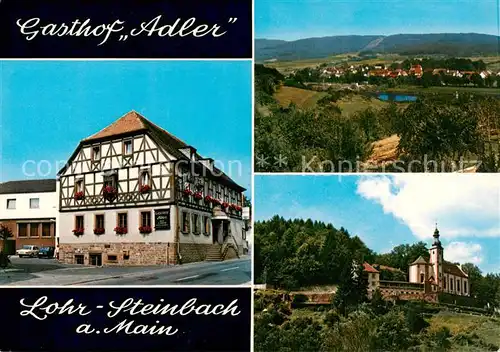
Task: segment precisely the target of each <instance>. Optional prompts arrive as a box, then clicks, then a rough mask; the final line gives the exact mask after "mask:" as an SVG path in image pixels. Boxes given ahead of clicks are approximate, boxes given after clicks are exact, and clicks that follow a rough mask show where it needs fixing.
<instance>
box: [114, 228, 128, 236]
mask: <svg viewBox="0 0 500 352" xmlns="http://www.w3.org/2000/svg"><path fill="white" fill-rule="evenodd" d="M115 232H116V234H117V235H125V234H127V228H126V227H120V226H117V227H115Z"/></svg>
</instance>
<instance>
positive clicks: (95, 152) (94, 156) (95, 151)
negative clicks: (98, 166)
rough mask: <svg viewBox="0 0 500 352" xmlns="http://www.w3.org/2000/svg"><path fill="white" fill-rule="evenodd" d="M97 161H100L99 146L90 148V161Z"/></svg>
mask: <svg viewBox="0 0 500 352" xmlns="http://www.w3.org/2000/svg"><path fill="white" fill-rule="evenodd" d="M99 160H101V147H100V146H95V147H92V161H99Z"/></svg>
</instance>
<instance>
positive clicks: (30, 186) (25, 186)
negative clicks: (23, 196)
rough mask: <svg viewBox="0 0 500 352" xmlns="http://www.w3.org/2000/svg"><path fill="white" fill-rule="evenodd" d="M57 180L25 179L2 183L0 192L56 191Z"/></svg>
mask: <svg viewBox="0 0 500 352" xmlns="http://www.w3.org/2000/svg"><path fill="white" fill-rule="evenodd" d="M55 191H56V180H55V179H46V180H23V181H8V182H4V183H0V194H13V193H44V192H55Z"/></svg>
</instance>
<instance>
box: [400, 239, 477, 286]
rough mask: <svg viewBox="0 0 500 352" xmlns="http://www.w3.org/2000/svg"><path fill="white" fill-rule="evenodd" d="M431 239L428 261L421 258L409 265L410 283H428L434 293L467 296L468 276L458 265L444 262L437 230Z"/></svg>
mask: <svg viewBox="0 0 500 352" xmlns="http://www.w3.org/2000/svg"><path fill="white" fill-rule="evenodd" d="M433 237H434V242H433V244H432V247H431V248H430V249H429V254H430V258H429V261H427V260H426V259H425V258H423V257H418V258H417V259H416V260H415V261H414V262H413V263H411V264H410V268H409V276H410V282H413V283H427V282H429V283H430V284H431V286H432V287H433V290H435V291H439V292H447V293H451V294H455V295H460V296H469V295H470V287H469V277H468V275H467V274H466V273H465V272H464V271H463V270H462V269H461V268H460V267H459V266H458V265H456V264H452V263H448V262H445V261H444V259H443V247H442V245H441V241H440V240H439V230H438V229H436V230H435V231H434V236H433Z"/></svg>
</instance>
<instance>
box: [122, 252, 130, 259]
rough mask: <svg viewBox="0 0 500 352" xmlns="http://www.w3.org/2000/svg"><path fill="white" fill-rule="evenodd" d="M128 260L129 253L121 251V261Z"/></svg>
mask: <svg viewBox="0 0 500 352" xmlns="http://www.w3.org/2000/svg"><path fill="white" fill-rule="evenodd" d="M129 259H130V252H129V251H123V260H129Z"/></svg>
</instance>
